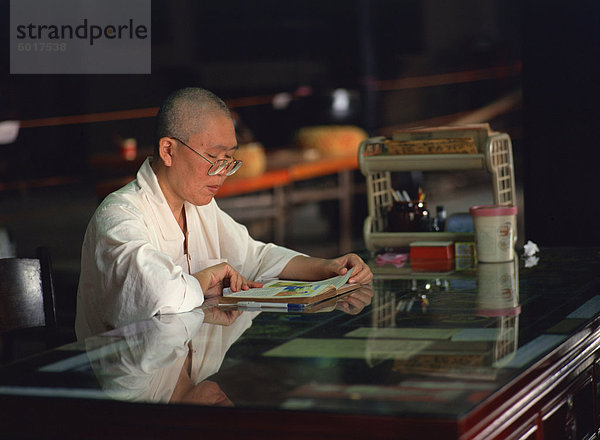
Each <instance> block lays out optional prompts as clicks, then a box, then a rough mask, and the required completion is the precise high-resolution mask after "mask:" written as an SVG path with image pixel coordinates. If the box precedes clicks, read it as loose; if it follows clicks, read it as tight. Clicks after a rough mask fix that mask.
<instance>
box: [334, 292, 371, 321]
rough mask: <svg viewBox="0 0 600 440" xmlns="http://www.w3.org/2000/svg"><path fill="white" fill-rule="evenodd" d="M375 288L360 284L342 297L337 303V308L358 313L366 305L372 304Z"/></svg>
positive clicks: (345, 311)
mask: <svg viewBox="0 0 600 440" xmlns="http://www.w3.org/2000/svg"><path fill="white" fill-rule="evenodd" d="M372 299H373V289H372V288H371V287H369V286H360V287H359V288H358V289H356V290H354V291H353V292H351V293H350V294H349V295H345V296H344V297H343V298H340V299H339V300H338V302H337V303H336V305H335V308H336V309H337V310H340V311H342V312H344V313H348V314H350V315H356V314H358V313H360V312H361V311H362V309H364V308H365V307H366V306H368V305H369V304H371V300H372Z"/></svg>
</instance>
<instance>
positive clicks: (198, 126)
mask: <svg viewBox="0 0 600 440" xmlns="http://www.w3.org/2000/svg"><path fill="white" fill-rule="evenodd" d="M215 114H220V115H223V116H226V117H228V118H229V119H232V120H233V118H232V116H231V112H230V111H229V108H227V104H225V103H224V102H223V100H221V98H219V97H218V96H217V95H215V94H214V93H212V92H210V91H208V90H205V89H201V88H199V87H188V88H185V89H180V90H176V91H175V92H173V93H171V94H170V95H169V96H168V97H167V99H165V101H164V102H163V104H162V105H161V107H160V109H159V110H158V115H157V116H156V142H155V151H154V156H155V157H158V141H159V139H161V138H163V137H176V138H179V139H181V140H183V141H184V142H187V141H188V140H189V137H190V136H191V135H192V134H193V133H200V132H201V131H202V130H203V125H204V123H205V121H206V118H207V117H210V116H214V115H215Z"/></svg>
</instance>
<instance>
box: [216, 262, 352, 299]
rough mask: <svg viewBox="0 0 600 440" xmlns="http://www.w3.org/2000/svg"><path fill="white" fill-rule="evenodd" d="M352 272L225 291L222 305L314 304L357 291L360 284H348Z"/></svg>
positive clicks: (272, 282) (279, 281)
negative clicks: (242, 302) (245, 302)
mask: <svg viewBox="0 0 600 440" xmlns="http://www.w3.org/2000/svg"><path fill="white" fill-rule="evenodd" d="M351 273H352V270H349V271H348V272H347V273H346V274H345V275H340V276H337V277H333V278H329V279H326V280H322V281H287V280H273V281H270V282H268V283H266V284H265V285H264V286H263V287H258V288H254V289H249V290H240V291H239V292H231V291H230V290H229V289H225V290H223V296H222V297H221V298H219V303H220V304H232V303H237V302H240V301H248V302H250V301H257V302H261V303H267V302H268V303H289V304H312V303H314V302H317V301H322V300H324V299H327V298H331V297H333V296H337V295H340V294H342V293H345V292H349V291H351V290H354V289H357V288H358V287H359V286H360V285H359V284H347V283H348V279H349V278H350V274H351Z"/></svg>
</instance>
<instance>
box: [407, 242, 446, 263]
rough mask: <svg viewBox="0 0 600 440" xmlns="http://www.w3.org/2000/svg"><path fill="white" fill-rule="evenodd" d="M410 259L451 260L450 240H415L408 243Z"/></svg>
mask: <svg viewBox="0 0 600 440" xmlns="http://www.w3.org/2000/svg"><path fill="white" fill-rule="evenodd" d="M409 257H410V260H411V261H412V260H413V259H415V260H452V259H453V258H454V243H453V242H452V241H415V242H413V243H411V244H410V254H409Z"/></svg>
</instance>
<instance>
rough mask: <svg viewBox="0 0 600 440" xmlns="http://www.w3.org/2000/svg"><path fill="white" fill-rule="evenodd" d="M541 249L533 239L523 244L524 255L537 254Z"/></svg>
mask: <svg viewBox="0 0 600 440" xmlns="http://www.w3.org/2000/svg"><path fill="white" fill-rule="evenodd" d="M539 251H540V248H539V247H538V245H537V244H535V243H534V242H533V241H531V240H528V241H527V243H525V244H524V245H523V256H525V257H531V256H533V255H535V254H537V253H538V252H539Z"/></svg>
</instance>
